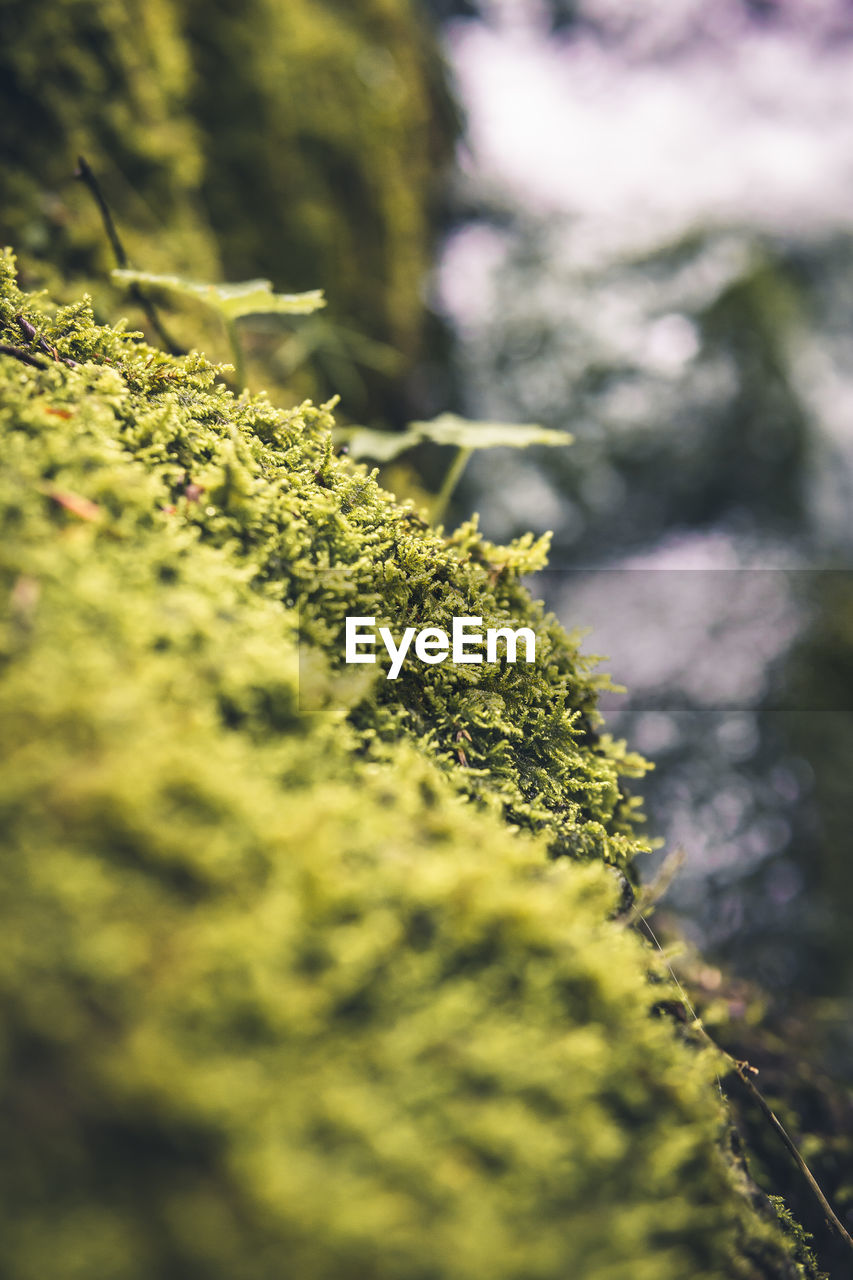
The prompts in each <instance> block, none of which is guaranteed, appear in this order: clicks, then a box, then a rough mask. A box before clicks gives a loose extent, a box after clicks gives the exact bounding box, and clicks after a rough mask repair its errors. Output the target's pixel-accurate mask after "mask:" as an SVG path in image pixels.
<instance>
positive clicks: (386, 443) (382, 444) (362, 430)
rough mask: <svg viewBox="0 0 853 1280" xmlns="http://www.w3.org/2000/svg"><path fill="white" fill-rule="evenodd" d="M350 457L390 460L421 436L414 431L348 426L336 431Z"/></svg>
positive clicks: (417, 440) (416, 442)
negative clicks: (378, 429)
mask: <svg viewBox="0 0 853 1280" xmlns="http://www.w3.org/2000/svg"><path fill="white" fill-rule="evenodd" d="M335 434H336V437H337V438H339V439H340V440H342V441H343V442H344V443H345V444H346V446H347V449H348V451H349V454H350V457H352V458H373V459H374V460H375V461H376V462H391V460H392V459H393V458H397V457H399V455H400V454H401V453H406V452H407V450H409V449H414V447H415V445H416V444H421V443H422V438H421V436H419V435H418V434H417V433H416V432H414V431H374V430H373V429H372V428H371V427H350V428H344V429H343V430H341V431H339V432H336V433H335Z"/></svg>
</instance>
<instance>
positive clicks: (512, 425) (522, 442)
mask: <svg viewBox="0 0 853 1280" xmlns="http://www.w3.org/2000/svg"><path fill="white" fill-rule="evenodd" d="M409 431H411V432H416V433H417V434H418V435H419V436H420V439H421V440H431V441H432V443H433V444H448V445H455V446H456V447H457V448H458V449H526V448H527V447H528V446H529V445H532V444H547V445H566V444H571V443H572V440H573V438H574V437H573V436H571V435H569V433H568V432H567V431H552V430H551V429H550V428H548V427H541V426H539V425H538V423H532V422H475V421H472V420H471V419H469V418H460V417H459V416H458V414H455V413H442V414H441V415H440V416H439V417H438V418H433V419H432V420H431V421H430V422H410V423H409Z"/></svg>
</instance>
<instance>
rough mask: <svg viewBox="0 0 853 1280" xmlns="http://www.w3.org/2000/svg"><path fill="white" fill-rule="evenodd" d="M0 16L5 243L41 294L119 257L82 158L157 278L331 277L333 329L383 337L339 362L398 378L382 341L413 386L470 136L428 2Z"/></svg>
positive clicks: (0, 2) (295, 282) (261, 2)
mask: <svg viewBox="0 0 853 1280" xmlns="http://www.w3.org/2000/svg"><path fill="white" fill-rule="evenodd" d="M0 16H1V17H2V26H3V40H2V42H0V162H2V164H3V170H4V175H3V176H4V191H3V207H2V209H0V232H2V235H3V236H4V237H5V238H6V240H7V241H11V242H12V243H15V244H16V245H17V246H18V247H19V249H20V250H21V252H22V256H23V262H24V264H25V265H26V267H27V270H28V272H29V274H30V276H31V278H32V279H33V281H35V282H40V281H43V280H47V281H48V283H49V284H50V285H51V286H52V287H53V288H54V290H59V291H61V292H63V293H64V295H65V296H66V297H70V296H73V295H72V293H71V292H69V290H70V289H73V287H74V282H75V281H78V282H79V281H80V280H83V281H85V282H86V283H87V286H88V287H90V288H91V287H92V282H93V281H99V280H100V281H103V280H105V278H106V273H107V271H108V269H109V268H110V267H112V266H114V265H115V263H114V262H113V261H112V260H111V254H110V249H109V245H108V243H107V240H106V237H105V236H104V233H103V229H102V226H101V223H100V217H99V214H98V212H97V210H96V208H95V206H94V204H93V202H92V200H91V197H90V195H89V193H88V192H87V191H86V190H85V189H83V188H82V187H81V185H80V184H79V183H76V182H75V180H74V176H73V175H74V171H75V168H76V162H77V156H78V154H80V153H82V154H84V155H86V156H87V158H88V160H89V161H90V163H91V165H92V167H93V168H94V170H95V171H96V172H97V173H98V174H99V176H100V181H101V185H102V187H103V189H104V191H105V193H106V195H107V197H108V199H109V203H110V205H111V207H112V209H113V212H114V214H115V216H116V220H117V222H118V224H119V226H120V227H121V230H122V234H123V237H124V239H125V241H126V244H127V248H128V251H129V253H130V256H131V258H132V259H133V261H134V265H136V266H137V267H140V268H142V269H145V270H149V271H158V270H160V271H172V272H177V273H178V274H182V275H187V276H190V277H196V278H200V279H203V280H210V279H217V278H219V277H220V276H222V275H225V276H227V278H229V279H232V280H233V279H241V278H244V277H246V276H256V275H259V274H262V275H265V276H270V277H271V278H272V279H273V281H274V282H275V284H276V286H277V287H279V288H283V289H288V290H294V289H300V288H303V287H304V288H313V287H315V286H316V285H317V284H318V283H321V282H328V284H329V288H328V294H329V300H330V310H329V317H328V322H331V323H334V324H335V325H337V326H344V329H346V326H347V325H350V326H354V327H355V329H356V330H357V331H358V333H359V334H360V335H363V336H364V344H363V346H364V350H363V351H362V348H361V346H360V345H359V343H358V342H357V341H356V340H355V339H353V341H354V342H355V346H354V347H351V345H350V346H348V345H347V344H348V343H349V339H348V338H338V339H336V342H338V346H336V347H335V348H334V350H330V351H329V352H328V353H327V355H328V358H329V359H330V360H331V361H332V362H334V360H335V359H337V361H338V365H343V366H346V365H347V363H348V361H355V362H356V363H357V362H358V360H359V359H360V358H361V357H362V356H364V359H365V360H367V362H368V363H369V364H370V363H373V364H375V363H376V362H377V361H378V362H379V364H380V365H382V362H383V359H385V356H384V355H383V354H382V353H379V352H377V351H376V350H375V349H374V348H373V347H370V346H369V344H368V340H371V341H372V342H373V343H376V342H379V343H382V344H391V345H392V346H393V347H394V348H396V349H397V350H398V351H399V352H400V353H401V357H402V363H401V365H400V366H398V367H397V368H396V372H397V373H399V372H400V371H401V370H402V371H404V370H405V368H406V367H407V364H409V363H411V361H412V360H414V358H415V357H416V355H417V354H418V351H419V348H420V343H421V336H422V326H423V313H424V308H423V301H422V289H421V286H422V281H423V277H424V274H425V272H426V270H427V266H428V255H429V247H430V240H431V234H432V230H431V229H432V224H433V217H434V213H435V203H436V198H437V194H438V190H437V188H438V183H439V176H440V174H441V171H442V169H443V166H444V164H445V162H446V161H447V159H448V156H449V152H450V148H451V144H452V139H453V134H454V128H455V124H454V118H453V113H452V110H451V108H450V106H449V98H448V96H447V93H446V90H445V89H444V86H443V81H442V72H441V64H440V60H439V56H438V53H437V51H436V50H435V48H434V46H433V44H432V42H431V38H430V36H429V33H428V31H427V30H426V27H425V24H424V23H423V22H422V21H421V20H420V18H419V14H418V11H417V7H416V6H414V5H413V4H412V3H411V0H369V2H368V3H362V4H359V5H357V6H351V5H348V4H329V3H323V2H321V0H249V3H246V4H242V5H238V6H235V5H233V4H229V3H227V2H225V0H211V2H210V3H207V2H205V3H197V2H196V0H152V3H150V4H146V5H144V6H142V7H140V6H136V5H129V4H127V3H126V2H125V0H46V2H45V3H44V4H41V5H38V6H34V5H21V4H18V3H16V0H0ZM166 230H168V235H166V234H165V232H166ZM98 296H99V297H100V298H102V299H103V300H104V302H105V303H106V302H108V300H109V297H110V295H109V293H108V291H107V290H106V289H105V288H104V286H103V285H102V284H99V285H98ZM341 342H343V346H341V345H340V343H341ZM321 346H322V343H321ZM289 358H290V357H288V359H289ZM270 376H274V375H270V374H268V377H270ZM314 378H315V384H316V382H317V380H319V379H321V372H320V370H319V368H318V367H315V369H314ZM354 385H355V384H354ZM353 398H354V399H355V398H357V387H356V389H355V390H354V391H353ZM359 407H361V406H357V405H352V406H351V408H352V409H357V408H359Z"/></svg>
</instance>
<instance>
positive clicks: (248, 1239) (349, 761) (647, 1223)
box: [0, 258, 802, 1280]
mask: <svg viewBox="0 0 853 1280" xmlns="http://www.w3.org/2000/svg"><path fill="white" fill-rule="evenodd" d="M21 314H22V315H23V316H24V317H25V319H26V320H28V321H29V322H30V323H31V324H32V325H33V326H34V327H35V328H36V331H37V334H40V335H42V336H43V338H44V341H45V345H46V346H47V347H48V348H51V349H55V351H56V353H57V355H58V356H59V357H60V358H59V359H54V358H53V357H52V356H48V355H47V354H46V353H45V352H44V351H43V350H42V349H41V348H40V347H39V345H38V340H37V339H36V340H34V341H33V342H32V343H31V344H29V346H30V347H31V350H32V352H33V354H34V355H35V357H36V358H37V359H40V360H41V362H42V366H43V367H39V368H33V367H30V366H28V365H26V364H24V363H22V362H20V361H19V360H16V359H14V358H13V357H11V356H9V355H0V429H2V436H3V451H4V463H5V465H4V468H3V471H2V475H0V531H2V536H0V601H2V611H3V612H2V626H0V664H2V665H0V673H2V674H0V750H2V754H3V757H4V760H5V762H6V763H5V766H4V769H3V771H2V775H0V831H2V833H3V834H2V842H3V846H4V848H3V857H2V861H1V862H0V877H2V891H1V892H0V904H2V905H0V916H2V918H0V932H2V936H3V940H4V942H3V947H2V949H0V1001H2V1007H3V1009H4V1015H3V1024H2V1036H1V1037H0V1053H2V1058H0V1061H2V1079H3V1084H2V1087H3V1093H4V1105H3V1107H2V1108H0V1115H2V1116H3V1120H2V1121H0V1124H2V1134H0V1151H2V1153H3V1154H2V1158H1V1159H0V1179H2V1183H0V1189H2V1194H0V1205H1V1206H2V1208H0V1215H2V1230H0V1260H2V1267H0V1269H2V1270H3V1273H4V1275H7V1276H9V1277H10V1280H36V1277H38V1280H43V1277H45V1276H50V1277H51V1278H52V1280H72V1278H73V1280H100V1278H101V1277H103V1278H104V1280H107V1277H109V1280H150V1277H152V1276H157V1277H158V1280H160V1278H163V1277H165V1278H168V1277H182V1278H185V1277H203V1278H204V1280H208V1278H209V1280H220V1278H221V1280H226V1278H227V1280H233V1277H235V1276H239V1277H240V1278H241V1280H256V1278H257V1280H280V1277H282V1276H283V1275H288V1276H291V1275H292V1276H297V1275H298V1276H300V1277H301V1278H302V1280H333V1278H334V1280H346V1278H347V1277H352V1280H370V1278H371V1277H375V1278H376V1280H380V1278H382V1280H478V1278H479V1277H482V1280H502V1278H506V1280H539V1278H541V1280H546V1278H547V1280H565V1277H568V1276H578V1277H581V1276H582V1277H583V1280H622V1278H624V1280H629V1278H630V1280H685V1277H687V1276H689V1277H691V1280H712V1278H713V1280H732V1278H737V1277H743V1280H748V1278H752V1277H787V1276H794V1275H797V1274H802V1272H801V1271H800V1272H798V1271H797V1270H795V1269H794V1268H795V1264H794V1263H792V1262H790V1261H789V1259H788V1255H787V1252H786V1246H785V1244H784V1241H783V1237H782V1234H781V1232H780V1230H779V1227H778V1224H777V1223H776V1220H775V1218H774V1217H773V1214H772V1212H769V1211H768V1213H767V1215H766V1216H765V1215H764V1213H763V1212H762V1209H761V1204H760V1200H759V1198H757V1197H756V1195H755V1194H754V1191H753V1192H752V1193H750V1190H749V1188H748V1187H747V1186H746V1184H745V1179H744V1177H743V1175H742V1173H741V1172H740V1171H739V1168H738V1167H737V1166H736V1165H735V1164H734V1163H733V1162H732V1161H731V1159H730V1158H729V1157H728V1156H727V1154H726V1150H725V1147H726V1143H725V1136H724V1135H725V1114H724V1109H723V1105H722V1102H721V1099H720V1094H719V1091H718V1088H717V1083H716V1079H715V1073H716V1070H717V1068H718V1066H719V1064H718V1063H717V1062H716V1060H715V1059H714V1057H713V1056H712V1055H710V1054H709V1053H708V1052H706V1051H703V1050H700V1049H698V1048H696V1047H695V1046H694V1045H691V1044H689V1043H687V1042H685V1041H684V1040H683V1039H681V1038H679V1037H678V1036H677V1034H676V1031H675V1030H674V1028H673V1026H672V1025H671V1023H670V1022H669V1021H668V1020H667V1019H666V1018H662V1017H656V1016H654V1011H655V1009H656V1008H657V1007H658V1006H659V1005H660V1003H661V998H662V997H664V998H666V996H667V995H668V994H670V993H669V991H668V988H667V986H666V978H665V975H664V974H663V973H662V972H661V970H660V967H659V966H658V965H657V962H656V961H655V958H654V956H653V955H652V954H651V953H650V952H649V950H648V949H647V948H646V947H645V946H644V945H643V944H642V942H641V940H640V939H639V938H638V937H637V936H636V935H635V934H634V933H633V932H632V931H630V930H629V929H627V928H626V927H625V926H624V923H622V922H620V921H619V920H617V919H614V918H613V912H614V907H615V902H616V898H617V896H618V894H617V885H616V875H615V872H614V871H613V868H612V867H609V866H607V865H606V861H609V862H610V863H613V864H615V865H616V866H619V867H623V868H625V867H627V865H628V861H629V859H630V858H631V856H632V854H633V852H634V851H635V850H636V848H637V845H636V844H635V843H634V842H633V838H632V836H631V834H630V826H629V822H628V817H629V814H628V811H627V809H626V804H625V801H624V800H623V799H621V798H620V788H619V776H620V771H622V770H623V769H624V768H625V767H626V764H625V757H624V753H623V752H622V751H621V749H619V748H617V747H615V746H614V745H613V744H610V743H608V742H607V741H606V740H605V739H603V738H602V739H599V738H598V737H597V735H596V733H595V731H594V729H593V726H592V721H593V717H594V697H595V690H594V687H593V685H592V683H591V682H590V679H589V678H588V676H586V675H585V674H584V673H583V672H582V671H581V670H579V667H578V662H577V657H576V654H575V651H574V648H573V646H572V644H571V643H570V641H569V640H568V638H567V637H566V636H565V635H564V634H563V633H562V632H561V631H560V630H559V628H558V627H557V626H556V624H555V623H554V622H553V620H551V619H548V618H545V617H543V615H542V613H541V610H540V609H539V608H538V607H537V606H536V605H535V604H534V603H532V602H531V601H530V600H529V598H528V597H527V596H526V595H525V593H524V591H523V590H522V588H521V587H520V586H519V583H518V575H519V573H520V571H521V570H522V569H523V568H525V567H526V566H528V565H529V564H530V563H531V562H535V561H536V559H537V557H539V556H540V555H541V553H542V549H541V548H538V549H537V548H535V547H531V546H526V545H524V546H517V547H514V548H509V549H499V548H494V547H489V546H487V545H486V544H484V543H483V542H482V541H481V540H480V539H479V538H478V536H477V535H476V533H475V531H474V530H472V529H467V530H463V531H462V532H461V533H460V534H459V535H458V536H457V537H455V538H451V539H448V540H446V539H444V538H443V537H441V536H440V535H439V534H437V533H434V532H431V531H430V530H428V529H427V528H425V527H422V526H421V524H420V523H419V521H418V519H417V517H416V516H415V515H414V514H413V513H412V511H411V510H410V509H408V508H405V507H402V506H400V505H399V504H397V503H396V502H395V501H394V500H393V499H392V498H391V497H390V496H389V495H388V494H386V493H383V492H382V491H381V490H380V489H379V488H378V487H377V485H376V484H375V482H374V480H373V479H372V478H371V477H370V476H368V475H367V474H366V473H365V471H364V470H363V469H360V468H358V467H355V466H354V465H352V464H350V463H348V462H347V461H346V460H338V459H335V458H334V457H333V456H332V452H331V446H330V443H329V437H328V425H329V422H328V414H327V413H324V412H322V411H319V410H316V409H313V408H311V407H310V406H303V407H302V408H301V409H300V410H296V411H291V412H283V411H279V410H276V409H274V408H272V407H271V405H270V404H269V403H268V402H267V401H266V400H264V399H263V398H256V399H249V398H248V397H246V396H244V397H241V398H240V399H235V398H234V397H233V396H232V395H231V393H230V392H228V391H226V390H224V389H223V388H222V386H221V385H218V384H217V383H215V382H214V373H213V371H212V370H211V368H210V367H209V366H208V365H207V364H206V363H205V361H204V360H202V359H201V358H200V357H195V356H193V357H189V358H187V359H185V360H183V361H175V360H172V359H171V358H169V357H165V356H162V355H161V354H159V353H158V352H155V351H153V350H151V349H150V348H148V347H146V346H144V345H143V344H141V343H140V342H139V341H138V339H137V337H136V336H134V335H127V334H124V333H122V332H121V331H120V330H114V329H109V328H99V327H97V326H95V325H94V324H93V323H92V319H91V314H90V312H89V310H88V308H87V306H86V305H85V304H81V305H79V306H75V307H69V308H64V309H62V310H60V311H58V312H52V311H51V310H50V309H49V308H48V307H47V306H46V304H44V303H43V302H39V301H38V300H34V299H33V298H31V297H28V296H24V295H22V294H20V293H19V292H18V290H17V288H16V286H15V283H14V279H13V276H12V265H11V260H10V259H8V258H7V259H5V260H4V274H3V278H2V286H1V287H0V326H2V333H0V341H2V342H3V343H6V344H9V345H11V344H13V343H18V344H20V342H21V329H20V324H19V321H18V320H17V319H16V316H18V315H21ZM66 360H70V361H72V362H73V367H71V366H70V365H69V364H67V363H64V362H63V361H66ZM355 601H357V602H358V605H359V609H361V608H362V607H364V606H365V605H366V602H367V601H371V608H370V609H367V608H365V610H364V611H365V612H371V611H372V604H373V602H375V607H376V613H377V614H378V615H383V614H384V615H385V616H386V617H388V618H389V619H392V620H393V621H394V622H395V624H396V623H397V622H398V621H399V618H400V617H401V616H403V615H405V614H407V613H408V614H410V615H411V614H412V613H416V612H417V611H418V610H421V609H424V608H426V607H427V604H428V607H429V611H430V617H431V619H434V620H439V621H440V620H441V618H442V617H443V616H445V615H449V614H451V613H462V612H464V613H480V614H483V615H485V616H486V617H487V618H489V619H491V620H494V621H499V620H501V619H506V618H510V617H512V618H513V619H515V620H516V621H517V622H521V621H524V622H527V623H528V624H529V625H532V626H534V627H535V628H536V629H537V632H538V634H539V636H540V646H541V652H542V654H543V660H542V661H541V662H540V663H539V664H537V667H536V669H535V671H534V673H533V674H531V673H530V672H527V671H526V669H524V671H525V674H523V675H522V674H517V672H521V670H522V669H521V668H517V669H515V670H513V669H501V670H498V669H493V670H489V671H487V670H486V669H478V670H479V671H480V676H479V679H472V680H468V679H466V680H464V681H463V679H462V678H461V677H460V676H459V675H458V674H457V676H456V677H455V679H454V678H451V676H450V674H449V673H447V672H444V671H443V670H442V669H439V670H438V671H437V670H436V669H431V671H430V674H429V675H428V676H427V677H425V678H422V679H421V681H420V683H419V684H418V685H417V686H415V684H414V683H412V682H410V683H409V684H406V682H405V681H404V680H403V679H401V680H400V681H398V682H397V685H396V686H393V694H392V692H391V690H390V689H389V687H388V682H385V681H383V680H381V679H370V678H368V681H367V683H365V681H364V677H363V674H362V673H359V675H358V678H357V679H353V678H351V677H349V676H348V675H347V673H346V672H342V671H341V668H340V651H339V647H338V645H339V638H340V636H339V623H340V619H341V617H342V616H343V614H344V613H345V612H347V611H351V606H352V603H353V602H355ZM299 628H301V631H302V633H303V640H302V643H301V646H300V644H299V642H298V640H297V635H298V630H299ZM300 650H301V654H300ZM300 666H301V671H300ZM463 727H464V729H465V732H466V733H467V734H468V735H469V737H463V738H461V739H460V738H457V734H458V733H459V732H460V730H461V729H462V728H463ZM469 738H470V740H469ZM460 742H461V743H464V753H465V759H466V760H467V764H464V763H462V761H461V760H460V756H459V752H460V751H461V750H463V748H462V747H460ZM631 767H639V763H638V762H636V761H635V762H633V764H632V765H631ZM555 851H556V852H567V853H571V854H573V855H574V857H571V858H567V857H564V858H560V859H557V860H554V859H551V858H549V856H548V854H549V852H550V853H554V852H555ZM578 858H581V859H586V861H585V862H584V863H581V862H579V861H578Z"/></svg>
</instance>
